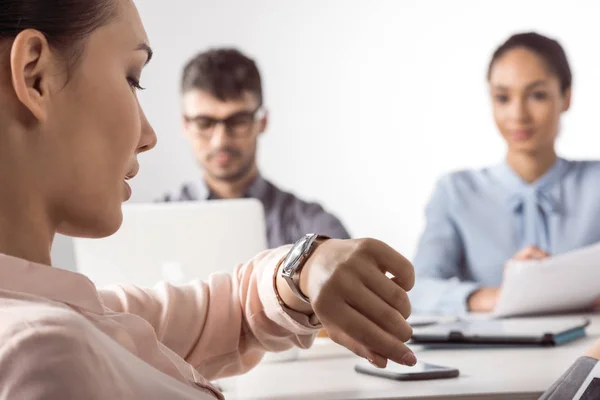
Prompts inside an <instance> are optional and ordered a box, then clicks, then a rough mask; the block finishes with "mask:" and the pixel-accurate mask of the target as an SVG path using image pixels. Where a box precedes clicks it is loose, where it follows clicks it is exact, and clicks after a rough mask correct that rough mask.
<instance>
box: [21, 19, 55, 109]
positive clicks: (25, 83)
mask: <svg viewBox="0 0 600 400" xmlns="http://www.w3.org/2000/svg"><path fill="white" fill-rule="evenodd" d="M10 73H11V81H12V86H13V89H14V91H15V94H16V96H17V98H18V99H19V101H20V102H21V104H23V106H24V107H25V108H26V109H28V110H29V111H30V112H31V114H32V115H33V116H34V117H35V118H36V119H37V120H39V121H43V120H45V119H46V118H47V117H48V105H49V104H48V103H49V94H50V90H49V89H50V86H51V81H52V80H53V79H57V78H58V77H59V75H61V74H58V71H57V70H56V66H55V64H54V57H53V54H52V50H51V49H50V46H49V44H48V40H47V39H46V37H45V36H44V35H43V34H42V33H41V32H39V31H37V30H34V29H26V30H24V31H21V32H20V33H19V34H18V35H17V37H16V38H15V40H14V42H13V44H12V47H11V51H10Z"/></svg>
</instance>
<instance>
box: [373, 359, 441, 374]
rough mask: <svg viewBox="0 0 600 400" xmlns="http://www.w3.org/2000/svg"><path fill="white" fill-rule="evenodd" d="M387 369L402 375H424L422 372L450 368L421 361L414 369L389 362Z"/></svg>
mask: <svg viewBox="0 0 600 400" xmlns="http://www.w3.org/2000/svg"><path fill="white" fill-rule="evenodd" d="M367 364H369V363H368V362H367ZM369 365H371V364H369ZM385 369H386V370H388V371H390V372H394V373H400V374H418V373H422V372H431V371H443V370H447V369H449V368H447V367H442V366H440V365H433V364H428V363H425V362H421V361H417V364H416V365H415V366H413V367H407V366H406V365H402V364H397V363H395V362H393V361H388V364H387V367H386V368H385Z"/></svg>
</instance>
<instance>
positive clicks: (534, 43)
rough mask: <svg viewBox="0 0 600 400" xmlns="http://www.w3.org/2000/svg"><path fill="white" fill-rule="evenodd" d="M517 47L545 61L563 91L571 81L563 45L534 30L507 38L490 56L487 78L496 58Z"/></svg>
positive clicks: (569, 68)
mask: <svg viewBox="0 0 600 400" xmlns="http://www.w3.org/2000/svg"><path fill="white" fill-rule="evenodd" d="M517 47H522V48H525V49H527V50H530V51H533V52H534V53H536V54H537V55H539V56H540V57H542V58H543V59H544V61H546V64H547V65H548V68H549V69H550V71H552V72H553V73H554V74H555V75H556V76H557V77H558V79H559V81H560V88H561V90H562V92H563V93H564V92H565V91H566V90H567V89H569V88H570V87H571V85H572V83H573V76H572V74H571V67H570V66H569V61H568V60H567V55H566V54H565V50H564V49H563V47H562V46H561V45H560V43H558V42H557V41H556V40H554V39H550V38H548V37H546V36H543V35H540V34H539V33H535V32H527V33H519V34H516V35H513V36H511V37H510V38H508V40H507V41H506V42H504V43H503V44H502V45H501V46H500V47H498V49H496V51H495V52H494V55H493V56H492V60H491V61H490V66H489V68H488V79H489V78H490V75H491V73H492V67H493V66H494V63H495V62H496V60H498V59H499V58H500V57H502V56H503V55H504V54H505V53H507V52H508V51H509V50H512V49H514V48H517Z"/></svg>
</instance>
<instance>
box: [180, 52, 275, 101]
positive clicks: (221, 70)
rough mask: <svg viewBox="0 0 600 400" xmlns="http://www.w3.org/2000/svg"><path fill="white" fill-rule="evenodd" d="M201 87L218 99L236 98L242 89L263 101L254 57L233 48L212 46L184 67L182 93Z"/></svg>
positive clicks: (242, 92)
mask: <svg viewBox="0 0 600 400" xmlns="http://www.w3.org/2000/svg"><path fill="white" fill-rule="evenodd" d="M194 89H196V90H203V91H206V92H208V93H210V94H211V95H213V96H215V97H216V98H217V99H219V100H221V101H228V100H239V99H240V98H242V96H243V95H244V93H245V92H249V93H252V94H253V95H254V96H256V99H257V101H258V103H259V104H262V101H263V93H262V83H261V79H260V73H259V72H258V68H257V66H256V63H255V62H254V60H252V59H250V58H249V57H247V56H245V55H244V54H242V53H241V52H240V51H238V50H236V49H212V50H209V51H206V52H203V53H200V54H198V55H196V56H195V57H194V58H192V59H191V60H190V61H189V62H188V63H187V65H186V66H185V68H184V69H183V78H182V80H181V91H182V93H186V92H189V91H191V90H194Z"/></svg>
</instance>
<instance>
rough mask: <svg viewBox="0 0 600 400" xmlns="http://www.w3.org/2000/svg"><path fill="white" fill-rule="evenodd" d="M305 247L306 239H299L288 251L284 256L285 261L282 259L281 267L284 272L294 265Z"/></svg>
mask: <svg viewBox="0 0 600 400" xmlns="http://www.w3.org/2000/svg"><path fill="white" fill-rule="evenodd" d="M305 247H306V239H304V240H302V241H300V242H299V243H297V244H296V245H295V246H294V247H293V248H292V250H291V251H290V253H289V254H288V255H287V257H286V258H285V261H284V265H285V267H284V268H283V269H284V272H286V271H289V269H291V268H293V267H294V265H295V264H296V262H297V261H298V259H299V258H300V257H302V254H304V251H305Z"/></svg>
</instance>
